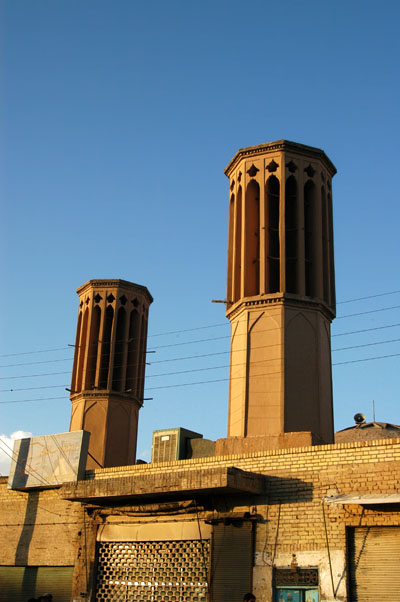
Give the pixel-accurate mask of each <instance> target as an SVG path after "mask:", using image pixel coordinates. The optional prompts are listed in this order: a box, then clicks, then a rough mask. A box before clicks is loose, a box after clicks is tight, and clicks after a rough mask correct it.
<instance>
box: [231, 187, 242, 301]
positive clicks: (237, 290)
mask: <svg viewBox="0 0 400 602" xmlns="http://www.w3.org/2000/svg"><path fill="white" fill-rule="evenodd" d="M234 250H235V257H234V268H233V291H234V294H233V301H238V299H240V297H241V281H242V187H241V186H240V187H239V190H238V194H237V200H236V207H235V240H234Z"/></svg>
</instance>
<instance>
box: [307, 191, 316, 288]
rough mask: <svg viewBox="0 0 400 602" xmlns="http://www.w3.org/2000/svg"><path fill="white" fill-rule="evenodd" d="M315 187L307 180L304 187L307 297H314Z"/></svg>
mask: <svg viewBox="0 0 400 602" xmlns="http://www.w3.org/2000/svg"><path fill="white" fill-rule="evenodd" d="M316 234H317V233H316V224H315V185H314V182H312V181H311V180H308V181H307V182H306V184H305V186H304V259H305V281H306V282H305V285H306V286H305V291H306V295H307V296H309V297H313V296H315V293H316V291H315V284H316V283H315V278H316V274H315V240H316Z"/></svg>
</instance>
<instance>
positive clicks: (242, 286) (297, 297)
mask: <svg viewBox="0 0 400 602" xmlns="http://www.w3.org/2000/svg"><path fill="white" fill-rule="evenodd" d="M335 173H336V168H335V166H334V165H333V164H332V163H331V161H330V160H329V159H328V157H327V156H326V155H325V153H324V152H323V151H322V150H319V149H317V148H313V147H310V146H304V145H302V144H297V143H294V142H288V141H286V140H280V141H277V142H271V143H267V144H262V145H260V146H253V147H249V148H243V149H241V150H239V151H238V152H237V153H236V155H235V156H234V158H233V159H232V161H231V162H230V163H229V165H228V167H227V168H226V170H225V174H226V175H227V177H228V178H229V181H230V199H229V241H228V290H227V301H228V302H227V312H226V315H227V317H228V318H229V320H230V322H231V369H230V391H229V417H228V437H232V436H238V437H249V436H261V435H262V436H270V435H274V436H277V435H278V436H279V435H282V434H285V433H294V432H295V433H298V432H305V431H307V432H309V433H311V436H312V442H313V443H317V444H318V443H330V442H333V409H332V373H331V372H332V370H331V346H330V323H331V321H332V319H333V318H334V317H335V311H336V303H335V277H334V260H333V229H332V194H331V179H332V177H333V176H334V175H335Z"/></svg>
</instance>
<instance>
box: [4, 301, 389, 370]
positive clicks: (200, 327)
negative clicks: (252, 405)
mask: <svg viewBox="0 0 400 602" xmlns="http://www.w3.org/2000/svg"><path fill="white" fill-rule="evenodd" d="M398 293H400V290H395V291H389V292H385V293H377V294H375V295H368V296H366V297H358V298H355V299H347V300H344V301H338V302H337V305H340V304H344V303H353V302H356V301H364V300H369V299H375V298H378V297H384V296H387V295H395V294H398ZM398 307H399V306H394V307H389V308H382V309H378V310H372V311H370V312H361V313H358V314H349V315H346V316H338V317H337V318H336V319H341V318H346V317H353V316H358V315H364V314H367V313H373V312H375V311H386V310H389V309H395V308H398ZM220 326H229V322H228V321H225V322H220V323H218V324H207V325H204V326H196V327H193V328H185V329H181V330H173V331H167V332H159V333H153V334H149V335H147V338H148V339H149V338H153V337H160V336H170V335H174V334H182V333H185V332H194V331H197V330H204V329H209V328H217V327H220ZM72 346H73V347H74V346H75V345H72ZM70 347H71V345H64V346H63V347H56V348H51V349H36V350H32V351H20V352H17V353H5V354H2V355H0V358H2V357H15V356H19V355H33V354H36V353H53V352H56V351H65V350H66V349H69V348H70ZM54 361H56V360H54Z"/></svg>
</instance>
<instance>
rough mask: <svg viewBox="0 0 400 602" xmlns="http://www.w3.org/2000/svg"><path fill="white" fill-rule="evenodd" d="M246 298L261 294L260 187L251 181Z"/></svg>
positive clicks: (249, 187) (247, 204)
mask: <svg viewBox="0 0 400 602" xmlns="http://www.w3.org/2000/svg"><path fill="white" fill-rule="evenodd" d="M245 215H246V224H245V226H246V239H245V240H246V244H245V252H246V259H245V262H246V263H245V265H246V268H245V275H244V277H245V292H244V294H245V296H246V297H248V296H251V295H258V294H259V293H260V186H259V185H258V183H257V182H256V181H255V180H251V181H250V182H249V184H248V186H247V190H246V213H245Z"/></svg>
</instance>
